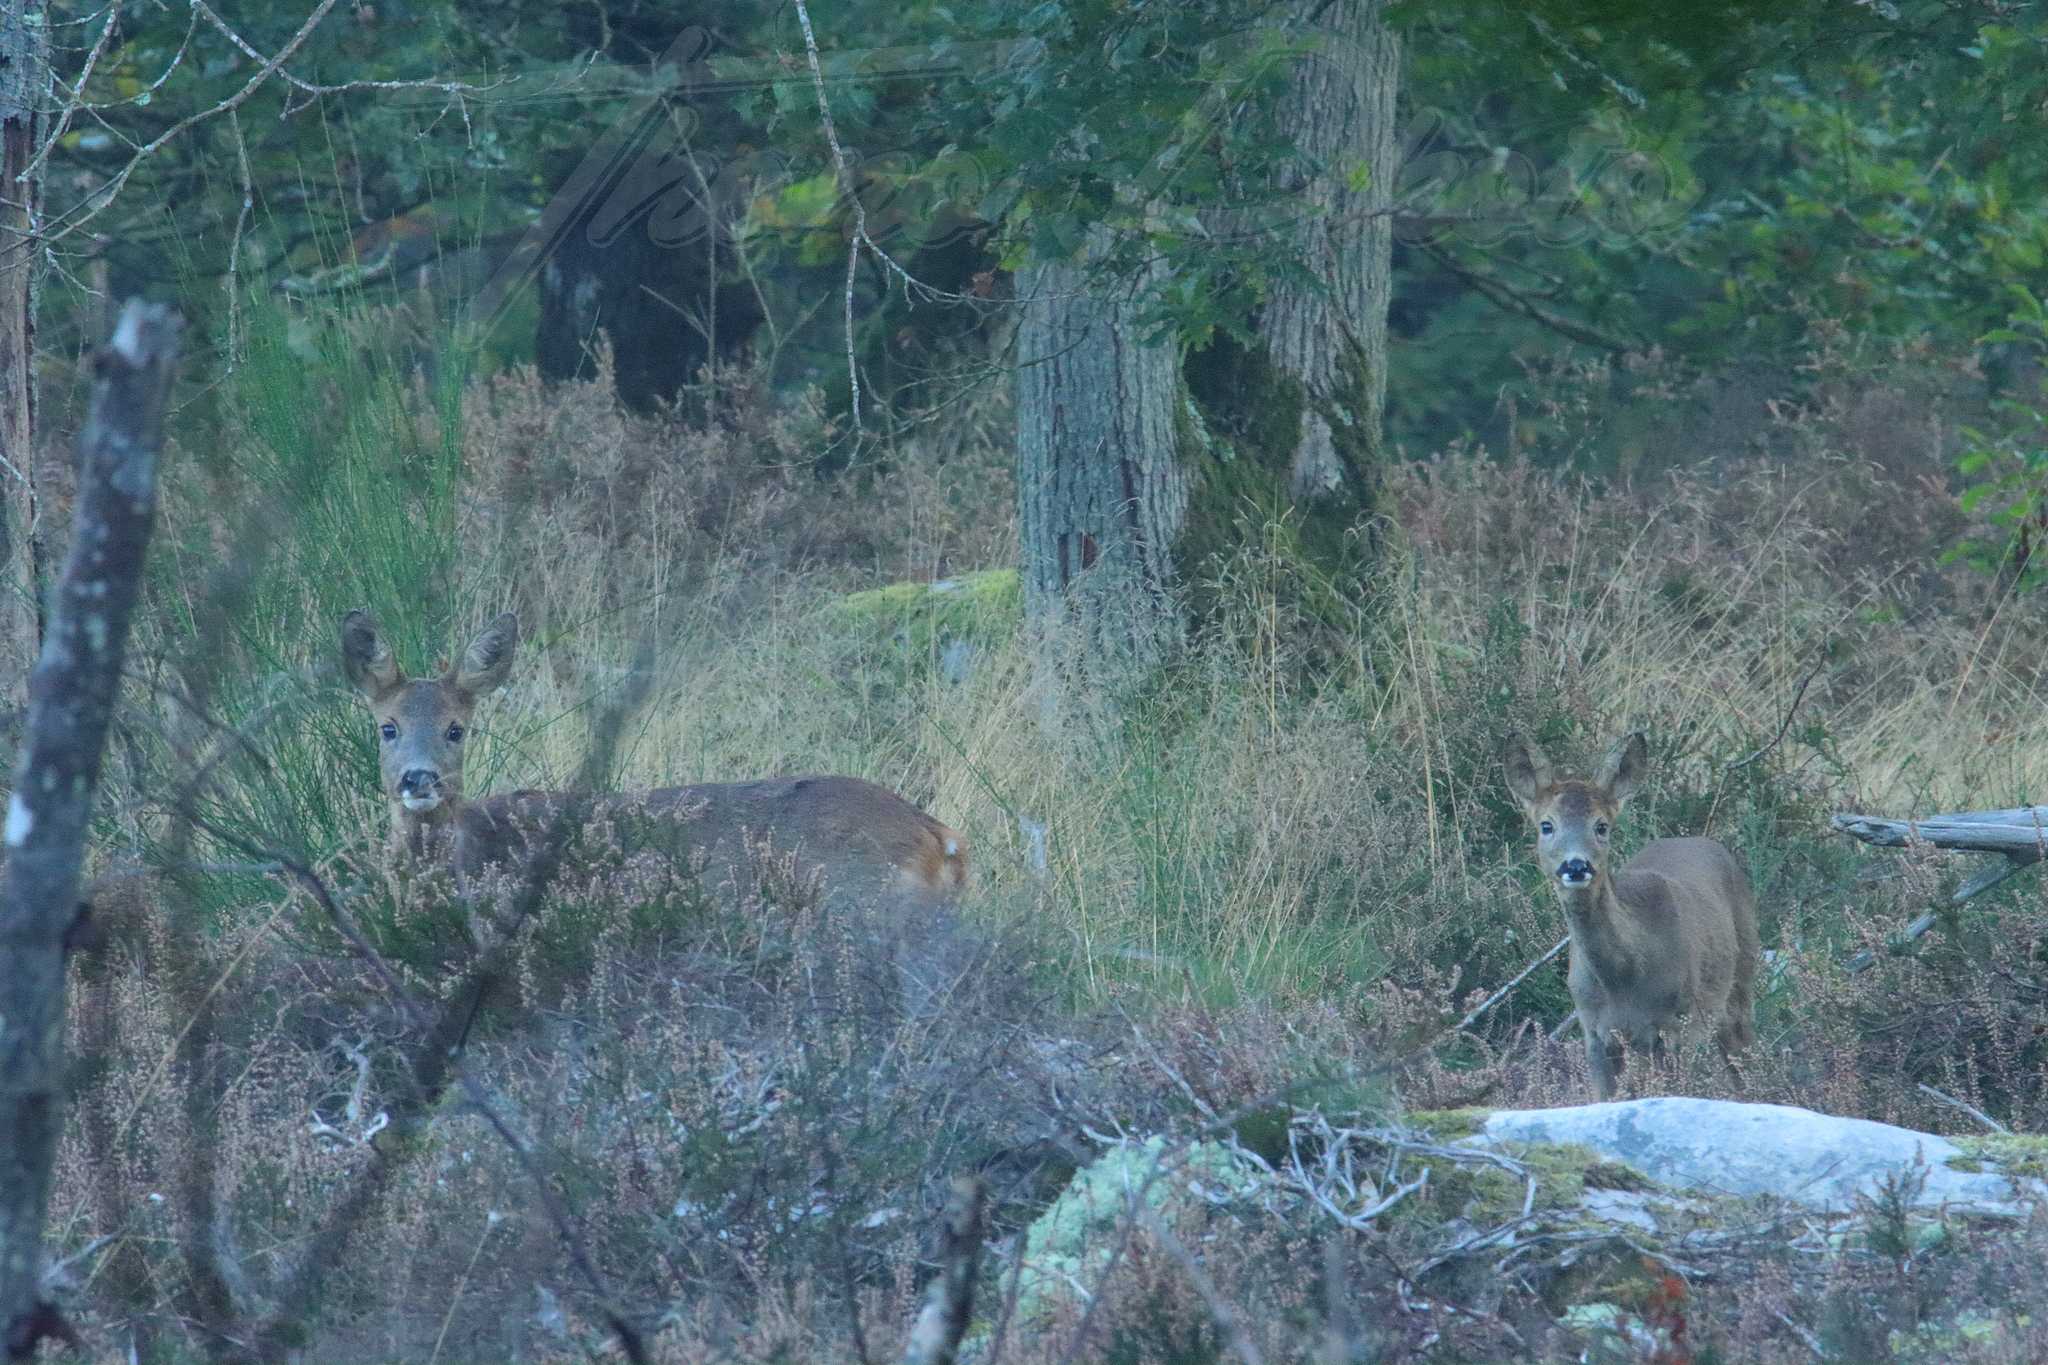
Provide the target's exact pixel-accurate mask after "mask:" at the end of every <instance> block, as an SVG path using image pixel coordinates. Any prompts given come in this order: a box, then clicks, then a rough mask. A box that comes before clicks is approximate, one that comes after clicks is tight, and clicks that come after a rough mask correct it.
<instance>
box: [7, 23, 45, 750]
mask: <svg viewBox="0 0 2048 1365" xmlns="http://www.w3.org/2000/svg"><path fill="white" fill-rule="evenodd" d="M45 17H46V16H45V14H44V9H43V3H42V0H6V3H5V5H4V6H0V566H4V572H5V574H6V577H5V579H4V581H0V734H6V733H8V732H9V731H10V730H12V729H13V726H12V725H10V724H8V723H7V721H8V720H10V719H11V718H14V717H17V716H19V714H20V712H21V709H22V708H23V707H24V706H26V704H27V702H28V675H29V668H30V666H31V665H32V664H33V663H34V661H35V657H36V651H37V650H38V649H39V648H40V647H41V639H40V622H39V620H38V617H39V607H38V600H37V584H38V582H39V580H40V578H41V569H42V564H41V562H40V560H41V556H40V555H38V554H37V553H36V544H37V534H38V523H37V517H36V502H35V495H36V488H35V482H34V480H35V469H36V463H35V444H34V438H35V395H36V389H35V371H34V360H35V319H36V290H35V264H36V256H37V251H36V232H37V216H38V214H39V211H40V208H41V203H40V201H41V198H42V177H41V175H40V174H36V175H31V174H28V168H29V165H30V164H31V163H32V162H33V161H34V159H35V154H36V150H37V148H38V146H39V144H40V143H41V141H42V112H43V110H44V109H45V108H46V107H47V106H48V102H49V101H48V95H49V88H50V59H49V32H48V29H47V27H46V26H45Z"/></svg>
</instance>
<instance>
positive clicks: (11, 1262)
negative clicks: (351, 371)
mask: <svg viewBox="0 0 2048 1365" xmlns="http://www.w3.org/2000/svg"><path fill="white" fill-rule="evenodd" d="M178 328H179V324H178V321H177V319H176V318H175V317H174V316H173V315H172V314H171V313H170V312H169V311H168V310H166V309H164V308H162V307H160V306H146V305H144V304H142V303H141V302H139V301H137V302H131V303H130V304H129V305H128V308H127V310H126V311H125V312H124V313H123V314H122V316H121V322H120V325H119V326H118V327H117V328H116V329H115V331H114V337H113V340H112V341H111V342H110V343H109V344H108V345H107V347H106V348H105V349H104V350H102V351H101V352H100V354H99V356H98V360H97V365H98V376H97V378H96V379H95V381H94V386H93V397H92V407H91V410H90V412H89V414H88V416H87V418H86V424H85V430H84V431H83V432H82V433H81V434H80V436H79V466H80V468H79V493H78V500H77V519H76V522H75V524H74V526H73V529H72V540H71V553H70V557H69V558H68V559H67V560H66V561H65V565H64V572H63V575H62V577H61V578H60V580H59V582H58V584H57V591H56V595H55V596H54V598H53V599H52V604H51V612H50V621H49V630H48V633H47V638H46V639H45V641H44V644H43V650H42V656H41V658H40V660H39V661H38V662H37V664H36V669H35V675H34V678H33V680H32V681H31V683H30V688H29V712H28V730H27V738H26V742H25V743H24V744H23V746H22V755H21V761H20V765H19V767H18V768H17V770H16V772H15V781H14V791H13V795H12V796H11V797H10V798H9V801H8V807H7V819H6V826H5V842H6V848H7V867H6V873H5V878H4V881H0V1330H4V1334H5V1342H6V1350H7V1353H8V1355H9V1357H10V1358H13V1359H26V1358H28V1357H30V1356H32V1355H33V1354H34V1352H35V1346H36V1339H37V1338H38V1337H39V1336H42V1335H49V1334H51V1333H53V1332H57V1331H61V1330H62V1328H61V1320H58V1319H55V1318H54V1314H53V1313H52V1311H51V1310H50V1309H49V1308H48V1307H47V1305H44V1304H42V1303H41V1301H40V1292H41V1284H40V1277H41V1273H42V1250H41V1248H42V1232H43V1220H44V1217H45V1215H46V1213H47V1210H48V1207H49V1199H50V1172H51V1167H52V1163H53V1161H54V1159H55V1156H56V1150H57V1137H58V1133H59V1131H60V1130H61V1128H62V1126H63V1091H64V1060H63V1024H64V965H65V964H64V941H65V937H66V934H67V931H68V930H69V929H70V928H71V925H72V923H73V919H74V916H75V907H76V905H77V900H78V884H79V869H80V866H81V864H82V863H83V861H84V855H85V839H86V834H87V827H88V822H89V820H90V818H91V814H92V795H93V788H94V787H95V785H97V783H98V781H99V773H100V759H101V754H102V752H103V750H104V748H105V745H106V737H107V728H108V725H109V722H110V721H111V719H112V717H113V711H114V703H115V701H116V699H117V698H118V697H119V695H120V690H121V660H122V657H123V655H124V654H125V652H126V649H127V642H128V622H129V618H130V616H131V615H132V613H133V611H134V608H135V603H136V599H137V598H138V596H139V595H140V593H141V589H142V567H143V556H144V553H145V551H146V550H147V548H148V545H149V534H150V530H151V527H152V525H153V524H154V522H155V519H156V501H157V451H158V449H159V447H160V446H161V444H162V437H163V414H164V406H165V399H166V396H167V395H168V393H169V391H170V386H171V378H172V374H173V370H174V367H175V363H176V359H177V349H178V343H177V338H178Z"/></svg>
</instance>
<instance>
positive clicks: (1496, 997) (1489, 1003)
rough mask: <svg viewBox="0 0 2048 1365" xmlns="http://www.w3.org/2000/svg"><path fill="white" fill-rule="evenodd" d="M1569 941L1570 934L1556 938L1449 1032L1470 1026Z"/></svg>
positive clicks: (1570, 938) (1461, 1030) (1561, 950)
mask: <svg viewBox="0 0 2048 1365" xmlns="http://www.w3.org/2000/svg"><path fill="white" fill-rule="evenodd" d="M1571 941H1572V936H1571V935H1570V934H1566V935H1565V936H1564V937H1563V938H1561V939H1559V940H1558V941H1557V942H1555V943H1553V944H1551V945H1550V951H1549V952H1547V953H1545V954H1544V955H1543V956H1542V957H1539V958H1537V959H1536V960H1535V961H1534V962H1531V963H1530V964H1529V965H1528V966H1526V967H1524V968H1522V970H1521V971H1519V972H1516V973H1515V979H1514V980H1512V981H1510V982H1508V984H1507V985H1505V986H1502V987H1501V988H1500V989H1499V990H1497V991H1495V992H1494V993H1493V994H1492V995H1489V996H1487V997H1486V999H1485V1000H1484V1001H1482V1002H1480V1005H1479V1007H1478V1008H1477V1009H1475V1010H1473V1011H1472V1012H1471V1013H1470V1014H1468V1015H1466V1016H1465V1017H1464V1018H1463V1019H1460V1020H1459V1021H1458V1026H1457V1027H1456V1028H1454V1029H1452V1030H1451V1032H1453V1033H1462V1032H1464V1031H1465V1030H1466V1029H1468V1028H1470V1027H1472V1024H1473V1022H1474V1021H1475V1020H1477V1019H1478V1018H1479V1016H1480V1015H1482V1014H1484V1013H1486V1012H1487V1011H1488V1010H1490V1009H1492V1008H1493V1007H1494V1006H1495V1005H1497V1004H1499V1003H1500V1002H1501V999H1502V998H1503V997H1504V996H1506V995H1507V993H1508V992H1509V991H1511V990H1513V989H1514V988H1515V987H1517V986H1519V985H1521V984H1522V982H1523V981H1525V980H1526V979H1528V976H1529V973H1531V972H1533V971H1535V970H1536V969H1537V968H1538V967H1541V966H1542V965H1543V964H1544V963H1546V962H1548V961H1550V959H1552V958H1554V957H1556V956H1557V955H1558V954H1559V953H1561V952H1563V951H1564V950H1565V948H1566V946H1567V945H1568V944H1570V943H1571Z"/></svg>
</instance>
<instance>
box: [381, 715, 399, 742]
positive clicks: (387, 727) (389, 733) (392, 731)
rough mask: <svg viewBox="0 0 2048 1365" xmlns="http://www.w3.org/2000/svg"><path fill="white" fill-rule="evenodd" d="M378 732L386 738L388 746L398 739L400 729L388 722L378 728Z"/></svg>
mask: <svg viewBox="0 0 2048 1365" xmlns="http://www.w3.org/2000/svg"><path fill="white" fill-rule="evenodd" d="M377 731H378V733H379V734H381V735H383V736H384V742H385V743H386V744H389V743H390V742H391V741H392V740H394V739H397V738H398V727H397V726H396V725H393V724H392V723H391V722H390V721H388V720H387V721H385V722H384V723H383V724H382V725H380V726H378V727H377Z"/></svg>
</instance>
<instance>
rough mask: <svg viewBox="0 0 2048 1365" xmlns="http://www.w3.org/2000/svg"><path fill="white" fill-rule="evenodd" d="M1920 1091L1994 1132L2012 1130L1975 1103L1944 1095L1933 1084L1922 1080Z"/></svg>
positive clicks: (2008, 1131)
mask: <svg viewBox="0 0 2048 1365" xmlns="http://www.w3.org/2000/svg"><path fill="white" fill-rule="evenodd" d="M1920 1093H1921V1094H1923V1095H1925V1096H1927V1097H1928V1098H1929V1099H1934V1100H1939V1101H1941V1102H1942V1103H1943V1104H1945V1105H1948V1106H1949V1107H1950V1108H1952V1109H1960V1110H1962V1111H1963V1112H1964V1113H1965V1114H1968V1115H1969V1116H1970V1117H1971V1118H1973V1119H1975V1120H1977V1122H1979V1123H1981V1124H1983V1125H1984V1126H1985V1127H1986V1128H1989V1129H1990V1130H1991V1131H1992V1132H1994V1133H2010V1132H2012V1129H2010V1128H2008V1127H2006V1126H2005V1125H2004V1124H2002V1123H2000V1122H1999V1121H1998V1120H1997V1119H1995V1118H1992V1117H1991V1115H1989V1114H1987V1113H1985V1112H1984V1111H1983V1110H1982V1109H1979V1108H1978V1107H1977V1106H1976V1105H1974V1104H1967V1103H1965V1102H1964V1101H1962V1100H1959V1099H1957V1098H1956V1097H1955V1096H1954V1095H1944V1094H1943V1093H1942V1092H1941V1091H1939V1090H1936V1089H1935V1088H1934V1087H1933V1086H1931V1085H1928V1084H1926V1083H1925V1082H1922V1083H1921V1085H1920Z"/></svg>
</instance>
